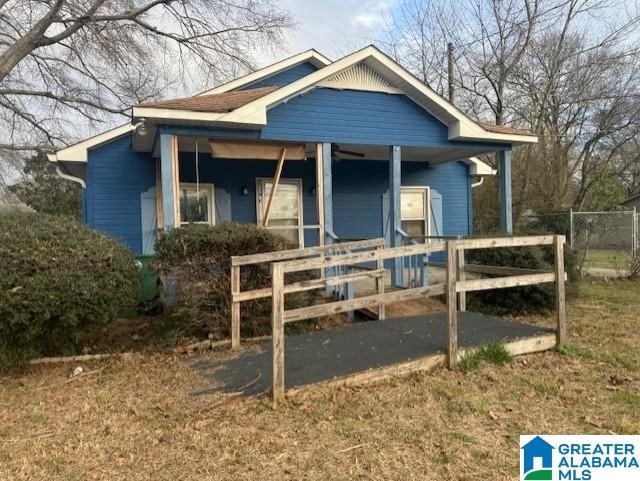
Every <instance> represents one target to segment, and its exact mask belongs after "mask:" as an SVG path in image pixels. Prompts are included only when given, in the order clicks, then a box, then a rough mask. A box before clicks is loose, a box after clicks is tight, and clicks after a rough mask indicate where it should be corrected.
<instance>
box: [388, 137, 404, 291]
mask: <svg viewBox="0 0 640 481" xmlns="http://www.w3.org/2000/svg"><path fill="white" fill-rule="evenodd" d="M401 160H402V149H401V148H400V146H399V145H392V146H390V147H389V230H390V232H389V234H390V235H389V238H390V239H391V247H400V246H401V245H402V236H401V235H400V232H399V230H400V228H401V222H400V216H401V212H400V190H401V185H402V181H401V175H402V168H401ZM403 266H404V259H403V258H401V257H396V258H395V259H394V260H393V267H392V268H391V284H392V285H394V286H397V287H401V286H402V277H403V276H402V271H403Z"/></svg>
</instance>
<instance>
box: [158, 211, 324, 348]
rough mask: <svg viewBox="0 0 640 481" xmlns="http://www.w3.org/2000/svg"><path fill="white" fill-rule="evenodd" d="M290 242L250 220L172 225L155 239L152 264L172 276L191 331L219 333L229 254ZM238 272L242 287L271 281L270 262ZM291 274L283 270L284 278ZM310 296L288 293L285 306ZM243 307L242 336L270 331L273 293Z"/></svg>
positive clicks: (226, 321)
mask: <svg viewBox="0 0 640 481" xmlns="http://www.w3.org/2000/svg"><path fill="white" fill-rule="evenodd" d="M293 247H294V246H293V245H292V244H291V243H290V242H289V241H287V240H286V239H285V238H283V237H280V236H278V235H276V234H274V233H272V232H271V231H267V230H265V229H261V228H259V227H257V226H254V225H247V224H235V223H223V224H219V225H216V226H209V225H206V224H190V225H187V226H184V227H181V228H179V229H173V230H171V231H170V232H168V233H166V234H165V235H163V236H162V237H161V238H160V239H159V240H158V241H157V242H156V249H155V250H156V260H155V262H154V268H155V269H156V270H157V271H158V272H159V274H160V275H161V277H163V278H165V279H167V278H168V277H169V278H173V279H175V280H176V291H177V292H176V294H177V304H178V308H179V310H181V311H183V312H184V311H185V310H186V311H188V313H189V318H190V323H191V325H190V326H189V327H190V330H191V332H192V333H194V334H198V333H206V332H211V333H213V335H214V337H216V338H223V337H228V336H229V332H230V330H229V328H230V319H231V304H230V298H231V286H230V282H231V281H230V269H231V266H230V258H231V256H237V255H246V254H256V253H261V252H271V251H277V250H283V249H291V248H293ZM240 276H241V277H240V285H241V286H242V290H243V291H248V290H253V289H259V288H263V287H270V286H271V273H270V265H269V264H259V265H250V266H243V267H242V268H241V270H240ZM293 277H294V276H291V277H289V276H287V281H288V282H289V281H290V280H293ZM298 277H300V276H297V278H298ZM312 298H313V294H312V293H300V295H291V296H287V306H295V305H301V304H305V303H308V302H311V299H312ZM241 313H242V321H241V324H240V326H241V334H242V336H243V337H246V336H259V335H264V334H269V333H270V332H271V328H270V319H271V317H270V316H271V299H269V298H266V299H258V300H255V301H248V302H243V303H242V308H241Z"/></svg>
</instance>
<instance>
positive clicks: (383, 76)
mask: <svg viewBox="0 0 640 481" xmlns="http://www.w3.org/2000/svg"><path fill="white" fill-rule="evenodd" d="M304 62H310V63H312V64H313V65H315V66H317V67H318V70H317V71H315V72H312V73H310V74H308V75H306V76H305V77H303V78H300V79H298V80H295V81H293V82H291V83H289V84H287V85H284V86H281V87H279V88H278V87H276V86H270V87H260V88H253V89H252V88H246V89H245V90H239V91H235V89H239V88H242V87H244V86H247V85H250V84H252V83H255V82H259V81H262V80H264V79H268V78H269V77H271V76H273V75H276V74H278V73H280V72H283V71H285V70H287V69H289V68H291V67H294V66H296V65H299V64H301V63H304ZM368 73H369V75H368ZM354 77H357V78H354ZM349 82H355V83H354V84H349ZM349 85H353V86H352V87H351V88H355V89H362V90H367V89H369V88H371V89H373V90H376V91H383V92H387V93H390V94H404V95H406V96H407V97H409V98H410V99H411V100H412V101H413V102H415V103H416V104H418V105H420V106H421V107H422V108H424V109H425V110H426V111H427V112H429V113H430V114H432V115H433V116H434V117H435V118H437V119H438V120H440V121H441V122H443V123H444V124H445V125H447V127H448V138H449V139H450V140H474V141H480V142H493V143H511V144H513V145H518V144H522V143H532V142H537V137H536V135H535V134H533V133H531V132H527V131H524V130H519V129H513V128H510V127H504V126H496V125H491V124H486V123H479V122H475V121H474V120H472V119H471V118H469V117H468V116H466V115H465V114H464V113H463V112H462V111H460V110H459V109H458V108H457V107H455V106H454V105H453V104H451V103H449V102H448V101H447V100H445V99H444V98H443V97H441V96H440V95H438V94H437V93H436V92H435V91H433V90H432V89H431V88H429V87H428V86H426V85H425V84H424V83H423V82H421V81H420V80H419V79H417V78H416V77H415V76H413V75H412V74H411V73H410V72H408V71H407V70H406V69H404V68H403V67H402V66H400V65H399V64H398V63H396V62H395V61H394V60H392V59H391V58H389V57H388V56H387V55H385V54H384V53H382V52H381V51H380V50H378V49H377V48H376V47H374V46H368V47H365V48H363V49H361V50H358V51H356V52H354V53H352V54H349V55H346V56H345V57H343V58H341V59H339V60H337V61H335V62H331V61H330V60H329V59H327V58H326V57H324V56H323V55H322V54H320V53H318V52H317V51H315V50H307V51H306V52H302V53H300V54H297V55H294V56H292V57H289V58H287V59H284V60H281V61H279V62H276V63H274V64H272V65H270V66H268V67H265V68H263V69H260V70H258V71H256V72H253V73H251V74H248V75H245V76H244V77H241V78H239V79H237V80H233V81H231V82H228V83H226V84H224V85H221V86H219V87H216V88H214V89H211V90H208V91H206V92H202V93H201V94H198V95H196V96H194V97H188V98H182V99H172V100H163V101H158V102H151V103H147V104H141V105H136V106H134V107H133V112H132V114H133V115H132V117H133V118H132V122H131V123H127V124H125V125H121V126H120V127H117V128H115V129H112V130H110V131H107V132H104V133H101V134H99V135H96V136H94V137H91V138H89V139H86V140H84V141H82V142H79V143H77V144H75V145H72V146H70V147H67V148H64V149H61V150H59V151H58V152H56V153H55V154H51V155H50V156H49V158H50V160H52V161H70V162H86V160H87V150H88V149H89V148H92V147H95V146H98V145H101V144H103V143H105V142H108V141H110V140H113V139H115V138H118V137H120V136H122V135H126V134H128V133H129V132H131V131H133V130H135V127H134V125H135V124H136V122H137V120H140V119H143V118H147V119H149V120H154V119H158V120H160V119H166V120H174V121H182V122H195V123H211V124H213V125H215V126H221V127H236V128H261V127H264V126H265V125H266V123H267V110H268V109H269V108H271V107H274V106H276V105H279V104H281V103H283V102H286V101H287V100H289V99H290V98H293V97H295V96H298V95H301V94H303V93H305V92H307V91H309V90H311V89H313V88H315V87H319V86H322V87H329V88H336V89H342V88H350V87H349Z"/></svg>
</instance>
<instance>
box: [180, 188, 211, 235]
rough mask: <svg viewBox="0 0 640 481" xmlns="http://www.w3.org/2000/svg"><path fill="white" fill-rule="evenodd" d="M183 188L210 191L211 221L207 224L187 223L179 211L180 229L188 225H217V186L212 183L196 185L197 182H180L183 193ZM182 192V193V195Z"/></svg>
mask: <svg viewBox="0 0 640 481" xmlns="http://www.w3.org/2000/svg"><path fill="white" fill-rule="evenodd" d="M183 187H189V188H193V189H195V188H197V189H198V190H208V191H209V215H208V217H209V219H208V220H207V221H206V222H187V221H184V222H183V220H182V217H181V212H180V211H178V225H179V226H180V227H182V226H183V225H188V224H209V225H216V215H215V205H216V199H215V195H216V188H215V184H211V183H204V184H203V183H200V184H196V183H195V182H180V185H179V189H180V191H182V188H183ZM181 193H182V192H180V194H181Z"/></svg>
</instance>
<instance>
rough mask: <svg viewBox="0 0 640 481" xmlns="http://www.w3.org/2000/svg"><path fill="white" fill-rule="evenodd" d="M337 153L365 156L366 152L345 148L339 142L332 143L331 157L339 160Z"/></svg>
mask: <svg viewBox="0 0 640 481" xmlns="http://www.w3.org/2000/svg"><path fill="white" fill-rule="evenodd" d="M337 154H344V155H351V156H353V157H360V158H362V157H364V155H365V154H364V152H355V151H353V150H343V149H341V148H340V146H339V145H338V144H331V159H332V160H338V156H337Z"/></svg>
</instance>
